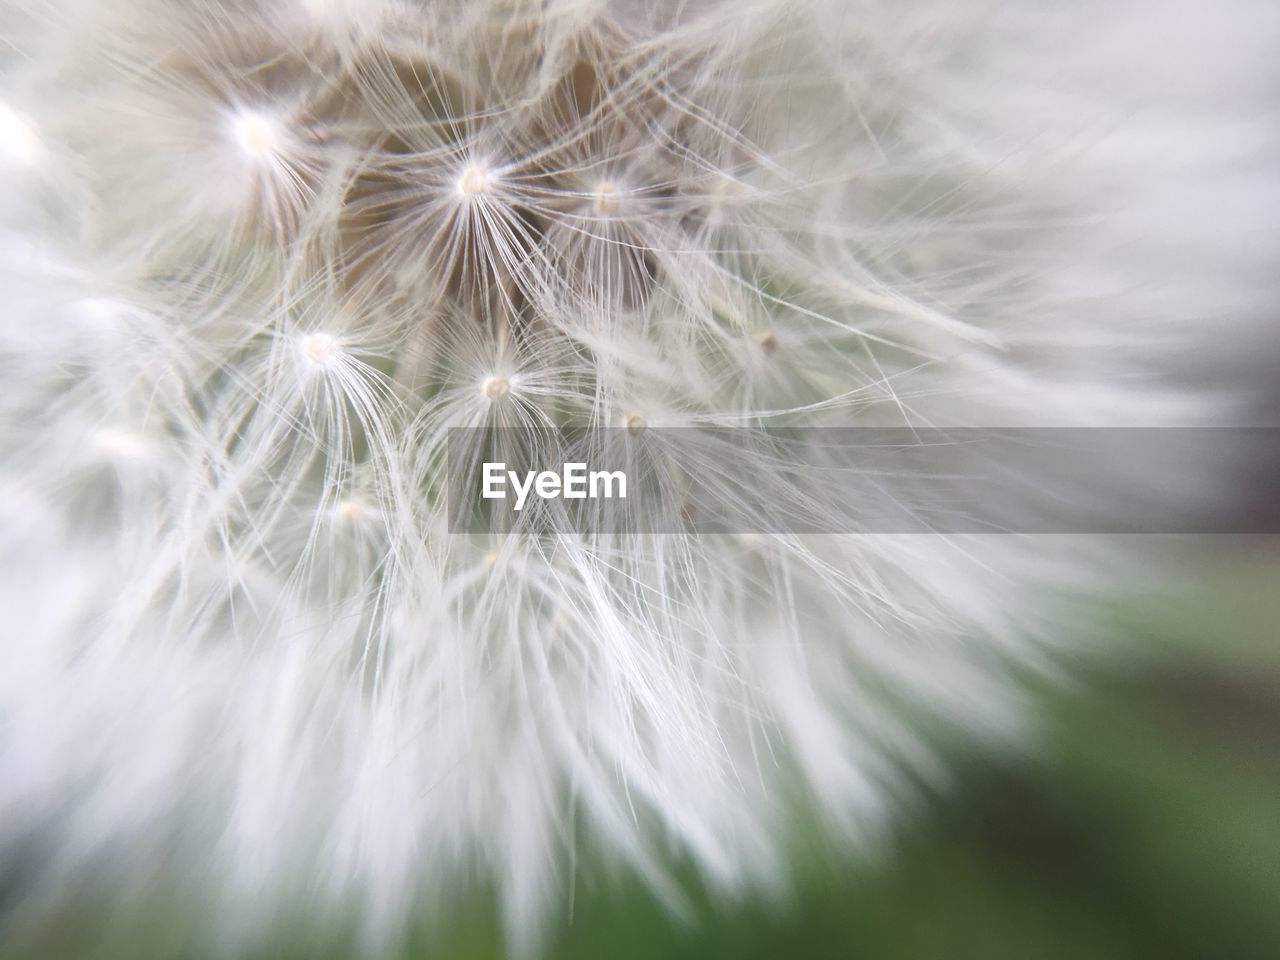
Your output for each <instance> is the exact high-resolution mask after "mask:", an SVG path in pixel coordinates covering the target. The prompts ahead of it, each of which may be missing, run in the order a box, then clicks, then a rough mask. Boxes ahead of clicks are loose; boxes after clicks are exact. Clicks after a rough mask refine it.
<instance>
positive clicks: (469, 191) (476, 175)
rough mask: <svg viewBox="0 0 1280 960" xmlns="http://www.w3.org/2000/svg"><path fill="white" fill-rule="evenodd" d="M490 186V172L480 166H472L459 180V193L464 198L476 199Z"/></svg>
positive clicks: (463, 172) (464, 171)
mask: <svg viewBox="0 0 1280 960" xmlns="http://www.w3.org/2000/svg"><path fill="white" fill-rule="evenodd" d="M488 186H489V172H488V171H487V170H485V169H484V168H483V167H481V166H480V165H478V164H474V163H473V164H472V165H471V166H469V167H467V169H465V170H463V171H462V176H460V177H459V178H458V192H459V193H460V194H462V195H463V196H464V197H474V196H476V195H477V194H481V193H484V191H485V188H486V187H488Z"/></svg>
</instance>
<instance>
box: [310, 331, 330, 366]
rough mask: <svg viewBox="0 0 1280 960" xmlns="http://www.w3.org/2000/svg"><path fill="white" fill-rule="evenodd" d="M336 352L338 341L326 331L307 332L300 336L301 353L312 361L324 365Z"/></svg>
mask: <svg viewBox="0 0 1280 960" xmlns="http://www.w3.org/2000/svg"><path fill="white" fill-rule="evenodd" d="M337 352H338V341H337V340H336V339H335V338H334V337H333V336H332V335H330V334H327V333H309V334H307V335H306V336H305V337H303V338H302V355H303V356H304V357H306V358H307V359H308V360H310V361H311V362H312V363H315V364H320V365H322V366H323V365H324V364H326V363H328V362H329V361H330V360H331V359H332V358H333V355H334V354H335V353H337Z"/></svg>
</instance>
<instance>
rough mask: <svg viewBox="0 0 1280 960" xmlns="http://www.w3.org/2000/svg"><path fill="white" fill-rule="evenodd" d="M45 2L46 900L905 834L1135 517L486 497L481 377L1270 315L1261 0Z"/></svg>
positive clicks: (39, 871) (542, 894) (886, 358)
mask: <svg viewBox="0 0 1280 960" xmlns="http://www.w3.org/2000/svg"><path fill="white" fill-rule="evenodd" d="M1013 7H1016V9H1011V8H1013ZM0 16H3V20H2V21H0V29H2V30H3V32H4V34H5V36H6V38H7V42H6V43H5V44H4V45H3V48H2V49H0V58H2V59H0V63H2V64H3V74H2V78H3V81H2V83H0V99H2V100H3V103H0V177H2V178H3V186H2V187H0V190H2V191H3V192H0V292H2V293H3V296H4V306H3V309H2V310H0V376H2V377H3V383H2V389H3V400H2V401H0V451H2V452H0V465H2V466H0V533H2V535H3V538H2V541H0V556H2V557H3V560H2V562H3V569H4V571H5V576H4V577H3V580H2V581H0V617H2V618H3V620H2V623H3V626H2V627H0V635H2V637H3V640H2V646H0V658H2V663H3V668H2V669H0V864H3V863H11V864H14V866H13V867H12V869H13V870H14V871H15V875H14V876H15V880H16V882H17V889H18V890H19V895H18V897H17V899H16V900H15V901H14V904H15V906H14V909H13V912H12V913H11V915H10V916H8V917H7V918H6V920H5V923H6V926H5V927H4V929H5V930H7V931H9V932H10V934H12V935H13V936H18V935H19V934H20V933H23V932H29V931H30V929H32V928H34V927H38V926H39V925H40V924H42V923H45V922H46V921H47V920H48V918H49V917H51V916H56V911H58V910H59V909H62V908H64V907H65V906H66V901H67V896H68V892H69V891H74V890H75V889H76V887H77V886H78V884H79V883H80V882H81V881H84V880H85V879H86V878H94V879H96V880H100V881H103V883H104V888H103V889H104V890H108V891H110V892H111V893H112V894H113V895H114V896H117V897H118V898H119V900H120V902H121V903H128V902H131V901H133V900H136V899H138V898H142V899H144V900H145V899H148V898H150V899H151V900H155V899H156V898H163V897H167V896H173V895H174V891H179V892H180V895H184V896H185V895H190V896H194V897H196V898H197V899H198V902H201V903H202V904H204V905H205V907H206V909H205V910H204V911H202V912H203V913H204V914H205V915H204V916H203V917H202V919H203V920H205V921H207V924H208V926H207V930H208V931H209V933H208V935H209V936H211V937H216V938H217V942H218V944H219V945H220V946H221V947H222V948H224V949H225V950H226V951H227V952H229V953H235V952H236V951H239V950H241V949H249V948H250V947H251V946H252V945H253V944H254V943H255V942H256V938H257V937H258V936H259V935H261V934H262V933H263V931H266V930H269V929H270V927H271V925H272V924H273V923H274V922H276V921H278V920H280V919H281V918H282V917H284V916H285V915H286V913H287V909H288V908H290V907H291V906H292V905H293V904H294V903H295V902H296V900H297V899H299V898H300V900H301V902H302V903H303V904H305V905H307V907H308V908H309V909H312V910H318V909H328V908H330V907H341V908H343V909H345V908H347V907H350V906H352V905H354V906H355V911H356V916H357V917H358V918H359V926H360V929H361V931H362V932H363V934H364V935H365V936H366V937H367V938H368V940H367V943H368V948H369V949H370V950H378V949H384V948H387V947H389V946H390V945H392V944H394V943H395V942H396V939H397V937H398V936H399V935H400V934H401V932H402V931H403V930H404V929H405V927H406V924H408V923H409V922H411V921H413V918H414V917H415V915H416V914H417V913H418V912H419V911H420V910H423V909H429V908H431V907H438V906H443V905H446V904H447V903H448V902H450V897H451V896H453V895H455V894H459V893H462V892H465V891H466V890H469V889H473V888H477V887H480V886H482V885H485V884H490V883H491V884H493V885H495V886H496V888H497V889H498V891H499V892H500V895H501V898H502V902H503V904H504V907H505V916H506V923H507V927H508V934H509V937H510V939H511V942H512V944H513V946H515V947H519V948H532V947H536V945H537V943H538V940H539V936H540V931H541V930H542V928H543V924H544V922H545V920H546V918H547V917H548V915H549V914H550V915H554V913H555V911H556V910H558V909H560V907H559V905H560V904H561V903H562V902H563V897H564V894H565V893H566V891H567V889H568V887H569V884H570V882H571V880H570V872H571V869H572V867H571V864H573V863H574V862H575V860H578V861H585V860H586V859H587V857H586V856H585V854H584V853H582V852H580V851H579V849H578V848H579V847H584V848H585V850H586V851H589V852H590V853H591V855H592V856H593V857H596V856H598V857H600V858H603V859H605V860H615V859H616V860H617V861H620V862H621V863H623V864H625V865H627V866H628V867H629V868H631V869H635V870H639V871H640V872H642V873H643V874H644V875H645V876H646V877H647V878H648V880H649V881H650V882H651V883H652V884H653V886H654V889H655V890H657V891H658V892H659V893H660V894H661V895H663V896H665V897H667V898H668V899H669V900H670V901H671V902H672V903H673V905H676V906H678V904H679V891H678V889H677V887H676V885H675V884H674V882H673V881H672V880H671V878H670V877H669V875H668V873H667V864H668V863H669V862H671V857H672V855H674V856H676V857H679V858H687V859H689V860H690V861H692V862H693V863H694V864H695V865H696V866H697V868H698V869H699V870H700V871H701V874H702V876H703V877H704V878H705V879H706V880H707V882H708V883H709V884H710V885H711V886H712V887H714V888H716V889H719V890H724V891H734V890H737V889H741V888H743V887H746V886H752V885H755V886H764V887H772V886H775V885H778V884H781V883H783V882H785V878H786V872H787V871H786V865H785V864H786V853H785V851H786V844H787V840H788V831H789V825H790V824H791V823H793V822H794V819H795V818H796V817H797V816H800V815H801V814H800V812H801V811H803V810H806V809H810V808H812V809H816V810H817V811H818V814H819V815H820V817H821V818H822V819H823V820H824V823H825V824H826V827H827V829H829V831H830V832H831V835H832V836H834V837H838V838H839V839H840V840H841V841H842V842H844V843H847V844H851V845H853V846H855V847H858V846H863V847H866V846H867V845H871V844H873V843H874V842H875V840H876V837H877V835H878V834H879V833H880V831H881V830H882V829H883V827H884V825H885V824H886V823H887V822H889V819H890V818H891V817H892V815H893V814H894V812H895V810H896V809H898V808H899V807H901V806H902V805H903V804H904V803H907V802H909V797H910V790H909V789H908V784H909V783H910V781H911V780H912V779H913V778H919V777H924V778H929V779H937V778H939V777H941V776H942V775H943V774H942V770H943V767H942V766H941V765H940V764H939V761H938V758H937V757H935V756H934V754H933V751H932V748H931V747H930V746H929V745H928V736H927V728H928V726H929V724H931V723H934V722H939V721H940V722H942V723H943V724H946V725H949V726H952V727H956V728H961V729H964V730H967V731H969V732H971V733H972V734H973V735H976V736H981V737H1001V738H1008V739H1011V740H1014V741H1017V740H1021V739H1022V738H1023V733H1024V732H1025V731H1027V730H1028V729H1029V724H1030V720H1029V718H1028V717H1027V715H1026V712H1025V710H1026V706H1025V703H1024V697H1023V694H1022V693H1021V686H1020V684H1019V682H1018V680H1017V679H1016V677H1017V674H1018V673H1019V672H1020V671H1022V670H1026V669H1037V670H1040V669H1052V667H1051V664H1052V663H1053V662H1054V654H1055V651H1057V650H1059V649H1062V648H1063V647H1066V646H1068V645H1069V642H1070V641H1072V640H1074V639H1078V638H1079V637H1080V636H1082V635H1085V634H1087V630H1086V629H1084V628H1082V626H1081V624H1079V623H1064V622H1062V620H1061V617H1062V612H1061V611H1062V610H1063V609H1064V600H1063V598H1064V597H1065V598H1068V601H1069V602H1072V603H1075V604H1076V606H1075V607H1068V608H1069V609H1075V610H1084V609H1087V607H1086V606H1084V601H1083V600H1081V599H1079V598H1080V597H1082V596H1085V595H1087V594H1089V593H1090V592H1092V591H1096V590H1097V589H1099V587H1100V585H1099V583H1098V582H1097V579H1096V574H1097V573H1098V572H1099V570H1100V569H1101V568H1100V567H1099V566H1097V564H1100V563H1102V562H1103V560H1102V559H1100V557H1099V554H1098V553H1097V552H1096V550H1095V547H1096V546H1097V545H1096V544H1083V543H1078V542H1075V541H1069V540H1067V539H1064V538H1044V539H1035V538H1029V537H999V538H987V539H984V538H974V539H969V540H965V539H961V538H952V539H947V538H942V537H908V536H902V537H890V536H880V537H861V538H859V537H818V538H810V539H805V538H801V537H785V536H778V537H728V536H725V537H704V538H701V539H696V538H692V537H634V538H623V539H616V540H607V539H602V540H593V539H592V538H587V537H576V538H575V537H563V538H561V539H559V540H557V541H555V542H548V541H545V540H538V539H535V538H509V539H504V540H486V539H484V538H478V537H464V536H460V535H452V534H449V533H448V532H447V530H446V524H445V516H444V507H445V503H444V496H443V486H444V482H445V463H444V441H445V436H446V432H447V430H448V429H449V428H450V427H456V426H481V425H486V424H490V425H506V426H520V425H531V426H536V425H546V424H551V423H562V422H574V423H584V424H587V423H589V424H597V425H606V426H630V427H631V428H632V429H634V430H639V429H643V428H644V427H645V426H664V425H676V426H679V425H689V424H708V425H725V426H735V425H749V424H752V423H760V422H782V421H785V422H789V423H797V424H805V423H832V422H840V423H858V424H868V425H903V424H909V425H913V426H925V425H928V426H997V425H999V426H1010V425H1023V424H1031V425H1041V424H1043V425H1058V424H1071V425H1102V426H1117V425H1137V424H1144V425H1145V424H1151V425H1161V424H1171V423H1212V422H1218V421H1220V420H1223V419H1226V418H1230V417H1232V416H1243V414H1239V413H1237V411H1239V410H1241V409H1242V407H1240V404H1241V403H1242V402H1243V401H1246V400H1247V399H1248V397H1247V385H1246V384H1240V383H1232V384H1222V383H1216V384H1214V383H1211V384H1209V385H1208V387H1207V388H1206V382H1205V381H1206V378H1205V377H1197V376H1195V375H1194V374H1195V373H1196V371H1197V370H1211V369H1223V368H1229V367H1230V365H1231V364H1232V363H1233V362H1234V359H1235V358H1237V357H1238V356H1239V355H1241V354H1244V353H1247V352H1248V351H1250V350H1251V349H1253V347H1252V346H1251V344H1257V345H1261V344H1266V343H1267V340H1266V338H1265V337H1264V336H1263V335H1262V334H1260V332H1259V330H1260V328H1261V324H1262V323H1263V321H1265V320H1266V319H1267V311H1268V309H1269V308H1271V307H1273V306H1274V304H1275V302H1276V300H1275V296H1274V295H1275V293H1276V291H1275V281H1274V280H1272V279H1268V273H1267V269H1266V268H1267V267H1268V265H1269V263H1270V261H1271V260H1272V254H1273V253H1274V249H1273V246H1272V244H1273V238H1272V236H1271V235H1270V234H1272V233H1274V226H1273V224H1271V223H1270V222H1269V220H1268V212H1273V211H1274V210H1275V204H1276V202H1277V200H1278V199H1280V191H1278V190H1277V182H1276V177H1275V170H1276V169H1277V166H1276V161H1277V151H1276V146H1277V143H1276V138H1277V131H1280V124H1276V123H1275V122H1274V121H1275V119H1276V118H1275V115H1274V112H1273V111H1272V109H1271V107H1272V105H1271V103H1270V101H1269V99H1268V97H1267V94H1268V92H1269V90H1274V86H1273V83H1274V79H1275V71H1274V69H1273V68H1272V67H1271V65H1270V64H1268V62H1267V59H1266V55H1267V48H1268V46H1269V45H1268V44H1266V43H1264V42H1263V38H1265V37H1267V36H1273V35H1274V34H1275V32H1276V28H1277V20H1278V19H1280V18H1278V17H1277V11H1276V10H1275V9H1274V5H1273V4H1270V3H1267V2H1262V0H1258V2H1251V0H1225V2H1221V3H1217V4H1214V5H1212V7H1211V8H1209V6H1208V5H1201V4H1197V3H1192V2H1173V3H1167V2H1166V3H1155V2H1147V0H1118V2H1110V3H1102V2H1082V3H1071V4H1060V3H1051V2H1047V0H1046V2H1034V0H1033V2H1028V3H1021V4H1017V5H1006V4H996V3H985V2H972V3H959V4H957V3H946V2H936V3H935V2H916V3H898V2H887V0H852V2H832V3H829V4H828V3H823V2H816V0H815V2H808V0H799V2H796V0H777V2H775V0H747V2H742V0H735V2H717V0H695V2H661V3H655V4H642V3H630V2H621V0H620V2H616V3H606V2H594V0H553V2H549V3H533V2H530V3H524V2H519V0H510V2H488V0H485V2H474V0H457V2H446V0H440V2H429V0H365V2H356V0H196V2H193V0H138V2H129V3H119V2H106V0H56V2H53V3H48V4H26V3H6V4H5V6H4V8H3V14H0ZM708 456H709V457H710V456H711V454H708ZM770 482H771V474H770V471H769V470H768V469H767V467H766V466H765V465H762V468H761V473H760V478H759V483H760V484H761V485H762V487H761V488H762V489H765V490H768V489H770V488H769V486H768V485H769V484H770ZM773 482H777V481H776V478H775V479H774V480H773ZM778 495H779V496H780V497H781V496H784V495H785V494H784V492H783V491H781V490H779V491H778ZM1049 597H1054V598H1057V599H1056V600H1055V601H1054V602H1050V600H1049V599H1048V598H1049ZM0 879H3V878H2V877H0ZM227 920H230V923H227V922H225V921H227ZM233 928H234V929H235V930H236V931H238V932H237V933H234V934H232V933H228V932H227V931H228V929H233ZM202 929H203V928H202ZM13 931H18V932H19V933H13Z"/></svg>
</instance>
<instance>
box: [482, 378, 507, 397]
mask: <svg viewBox="0 0 1280 960" xmlns="http://www.w3.org/2000/svg"><path fill="white" fill-rule="evenodd" d="M480 389H481V390H482V391H484V395H485V396H486V397H488V398H489V399H490V400H501V399H502V398H503V397H505V396H506V395H507V392H508V391H509V390H510V389H511V384H510V383H508V382H507V378H506V377H486V378H485V381H484V383H482V384H481V385H480Z"/></svg>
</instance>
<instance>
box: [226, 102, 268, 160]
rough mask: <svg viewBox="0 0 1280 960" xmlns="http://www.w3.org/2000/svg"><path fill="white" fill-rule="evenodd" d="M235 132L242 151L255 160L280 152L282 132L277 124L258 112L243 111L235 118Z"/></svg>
mask: <svg viewBox="0 0 1280 960" xmlns="http://www.w3.org/2000/svg"><path fill="white" fill-rule="evenodd" d="M233 126H234V131H235V138H236V143H237V144H239V145H240V149H241V150H243V151H244V152H245V153H247V154H248V155H249V156H250V157H253V158H254V159H262V158H264V157H269V156H271V155H272V154H274V153H278V152H279V150H280V132H279V130H278V129H277V127H276V123H275V121H274V120H272V119H271V118H270V117H268V116H266V115H265V114H261V113H259V112H258V111H256V110H244V111H241V112H240V113H239V114H238V115H237V116H236V118H235V121H234V125H233Z"/></svg>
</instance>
